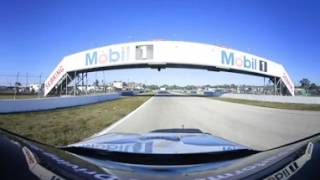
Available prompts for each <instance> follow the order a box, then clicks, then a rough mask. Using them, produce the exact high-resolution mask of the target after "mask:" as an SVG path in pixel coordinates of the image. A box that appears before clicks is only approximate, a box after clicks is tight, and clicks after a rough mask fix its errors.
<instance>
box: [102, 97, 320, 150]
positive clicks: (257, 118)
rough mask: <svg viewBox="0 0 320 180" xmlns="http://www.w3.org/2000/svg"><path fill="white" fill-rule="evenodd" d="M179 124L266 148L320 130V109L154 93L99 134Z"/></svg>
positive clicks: (173, 126)
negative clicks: (266, 106)
mask: <svg viewBox="0 0 320 180" xmlns="http://www.w3.org/2000/svg"><path fill="white" fill-rule="evenodd" d="M181 127H184V128H199V129H201V130H202V131H203V132H208V133H211V134H213V135H217V136H220V137H223V138H225V139H228V140H231V141H233V142H236V143H239V144H242V145H246V146H248V147H251V148H254V149H258V150H265V149H269V148H273V147H277V146H280V145H283V144H286V143H289V142H292V141H294V140H298V139H301V138H303V137H306V136H308V135H312V134H314V133H317V132H320V112H313V111H296V110H280V109H272V108H264V107H257V106H249V105H242V104H235V103H229V102H222V101H217V100H213V99H209V98H205V97H165V96H163V97H161V96H160V97H159V96H155V97H152V98H150V99H149V100H148V101H147V102H146V103H144V104H143V105H142V106H140V107H139V108H138V109H136V110H135V111H133V112H132V113H131V114H129V115H127V116H126V117H124V118H123V119H121V120H120V121H118V122H117V123H115V124H113V125H112V126H110V127H108V128H107V129H105V130H103V131H102V132H100V133H99V134H104V133H110V132H129V133H146V132H149V131H152V130H155V129H164V128H181Z"/></svg>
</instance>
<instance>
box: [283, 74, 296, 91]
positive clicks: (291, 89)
mask: <svg viewBox="0 0 320 180" xmlns="http://www.w3.org/2000/svg"><path fill="white" fill-rule="evenodd" d="M282 80H283V82H284V83H285V84H286V86H287V88H288V89H289V91H290V92H293V91H294V90H293V89H294V87H293V85H292V84H291V81H290V80H289V77H288V75H287V74H286V73H283V75H282Z"/></svg>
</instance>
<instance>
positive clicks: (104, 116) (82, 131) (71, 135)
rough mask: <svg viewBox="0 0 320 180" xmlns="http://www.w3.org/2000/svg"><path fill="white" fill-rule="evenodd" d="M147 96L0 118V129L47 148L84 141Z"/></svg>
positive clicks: (123, 114)
mask: <svg viewBox="0 0 320 180" xmlns="http://www.w3.org/2000/svg"><path fill="white" fill-rule="evenodd" d="M149 98H150V96H139V97H137V96H134V97H125V98H121V99H118V100H113V101H106V102H102V103H98V104H91V105H86V106H80V107H72V108H65V109H58V110H52V111H43V112H29V113H17V114H3V115H0V127H1V128H4V129H7V130H9V131H12V132H15V133H17V134H20V135H22V136H26V137H28V138H30V139H34V140H37V141H40V142H43V143H46V144H51V145H67V144H71V143H75V142H78V141H80V140H81V139H83V138H87V137H89V136H91V135H93V134H94V133H97V132H99V131H101V130H103V129H104V128H106V127H108V126H109V125H111V124H112V123H114V122H116V121H117V120H119V119H121V118H122V117H124V116H125V115H127V114H129V113H130V112H131V111H133V110H134V109H136V108H137V107H139V106H140V105H141V104H142V103H144V102H145V101H147V100H148V99H149Z"/></svg>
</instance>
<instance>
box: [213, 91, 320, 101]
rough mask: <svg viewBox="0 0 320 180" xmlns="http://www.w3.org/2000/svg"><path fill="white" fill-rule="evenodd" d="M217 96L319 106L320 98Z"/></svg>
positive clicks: (248, 95) (247, 95) (246, 95)
mask: <svg viewBox="0 0 320 180" xmlns="http://www.w3.org/2000/svg"><path fill="white" fill-rule="evenodd" d="M218 96H220V97H226V98H236V99H247V100H255V101H268V102H280V103H300V104H320V97H306V96H272V95H255V94H229V93H227V94H221V95H218Z"/></svg>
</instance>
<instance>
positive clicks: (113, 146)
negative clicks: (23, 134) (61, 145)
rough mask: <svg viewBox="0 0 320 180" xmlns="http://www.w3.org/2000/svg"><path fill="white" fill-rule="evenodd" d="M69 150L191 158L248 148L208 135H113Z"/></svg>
mask: <svg viewBox="0 0 320 180" xmlns="http://www.w3.org/2000/svg"><path fill="white" fill-rule="evenodd" d="M68 147H84V148H91V149H99V150H106V151H113V152H126V153H143V154H190V153H206V152H221V151H232V150H238V149H248V147H246V146H243V145H240V144H237V143H234V142H231V141H229V140H225V139H222V138H220V137H217V136H214V135H211V134H206V133H145V134H130V133H112V134H105V135H101V136H98V137H94V138H91V139H87V140H84V141H81V142H79V143H75V144H71V145H68Z"/></svg>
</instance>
